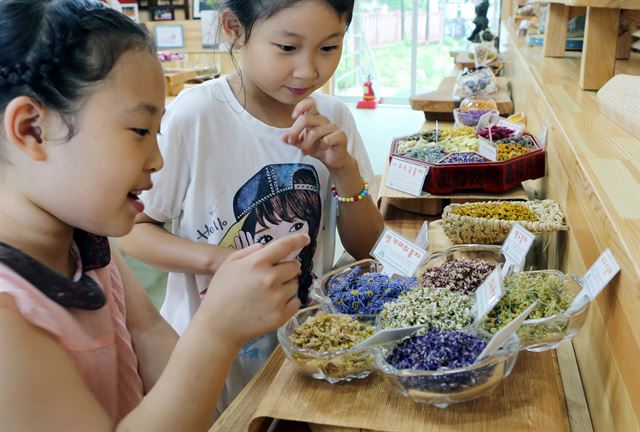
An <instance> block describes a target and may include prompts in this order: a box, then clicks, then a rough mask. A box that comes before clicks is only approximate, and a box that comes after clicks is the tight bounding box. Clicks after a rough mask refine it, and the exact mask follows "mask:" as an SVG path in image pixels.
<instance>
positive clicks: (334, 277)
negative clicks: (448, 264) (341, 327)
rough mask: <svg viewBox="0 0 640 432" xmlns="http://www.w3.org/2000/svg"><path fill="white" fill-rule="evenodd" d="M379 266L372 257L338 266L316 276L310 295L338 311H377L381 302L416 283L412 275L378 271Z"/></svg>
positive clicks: (366, 312) (395, 296)
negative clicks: (389, 274) (320, 275)
mask: <svg viewBox="0 0 640 432" xmlns="http://www.w3.org/2000/svg"><path fill="white" fill-rule="evenodd" d="M382 267H383V266H382V264H381V263H379V262H378V261H376V260H374V259H363V260H360V261H356V262H354V263H352V264H350V265H347V266H344V267H340V268H338V269H336V270H333V271H331V272H329V273H327V274H325V275H323V276H322V277H321V278H320V279H318V281H317V282H316V284H315V285H314V287H313V289H312V290H311V293H310V296H311V298H312V299H313V300H315V301H316V302H318V303H320V304H330V305H332V306H333V307H334V308H335V309H336V311H337V312H339V313H346V314H352V315H353V314H371V315H377V314H378V313H380V311H381V310H382V308H383V306H384V304H385V303H387V302H390V301H393V300H395V299H397V298H398V296H400V294H402V293H403V292H406V291H409V290H411V289H413V288H415V287H416V286H417V285H418V281H417V280H416V278H408V277H404V276H399V275H394V276H391V277H390V276H387V275H385V274H382V273H381V271H382Z"/></svg>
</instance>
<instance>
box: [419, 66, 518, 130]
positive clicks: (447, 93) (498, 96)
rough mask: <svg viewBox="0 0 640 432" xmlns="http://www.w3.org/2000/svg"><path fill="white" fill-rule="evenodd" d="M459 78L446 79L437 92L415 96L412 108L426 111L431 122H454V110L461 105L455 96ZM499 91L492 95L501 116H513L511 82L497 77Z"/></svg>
mask: <svg viewBox="0 0 640 432" xmlns="http://www.w3.org/2000/svg"><path fill="white" fill-rule="evenodd" d="M456 79H457V77H454V76H451V77H446V78H445V79H443V80H442V82H441V83H440V86H439V87H438V89H437V90H435V91H432V92H429V93H423V94H421V95H416V96H413V97H411V98H410V99H409V102H410V103H411V108H413V109H414V110H416V111H424V113H425V117H426V118H428V119H429V120H432V119H436V118H437V119H438V120H447V121H453V110H454V109H455V108H457V107H458V105H460V98H458V97H456V96H454V95H453V89H454V87H455V85H456ZM496 82H497V87H498V91H496V92H495V93H492V94H490V95H489V96H491V97H492V98H493V100H495V102H496V105H497V106H498V111H500V114H501V115H509V114H513V101H512V100H511V94H510V93H511V92H510V91H509V80H508V79H507V78H505V77H496Z"/></svg>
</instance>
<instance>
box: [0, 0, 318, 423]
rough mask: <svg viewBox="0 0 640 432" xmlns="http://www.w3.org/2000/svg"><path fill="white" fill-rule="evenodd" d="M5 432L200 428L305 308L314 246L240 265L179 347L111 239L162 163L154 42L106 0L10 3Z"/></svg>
mask: <svg viewBox="0 0 640 432" xmlns="http://www.w3.org/2000/svg"><path fill="white" fill-rule="evenodd" d="M0 46H2V47H3V48H2V56H0V125H1V127H0V197H2V200H1V205H0V381H1V390H0V394H1V396H2V397H0V429H2V430H65V431H72V430H80V431H88V430H90V431H99V430H114V429H117V430H123V429H127V430H160V429H161V430H189V431H192V430H202V429H204V428H206V427H207V425H208V424H210V422H211V420H212V419H211V417H212V413H214V407H215V403H216V400H217V398H218V396H219V394H220V391H221V389H222V387H223V384H224V378H225V376H226V375H227V372H228V370H229V368H230V366H231V363H232V361H233V358H234V356H235V354H236V353H237V352H238V350H239V348H240V347H241V346H242V345H243V343H245V342H246V341H248V340H250V339H252V338H255V337H258V336H260V335H261V334H264V333H266V332H268V331H271V330H273V329H275V328H276V327H277V326H279V325H281V324H282V323H284V322H285V321H286V319H287V318H288V317H290V316H291V315H292V314H293V313H294V311H296V310H297V308H298V307H299V306H300V302H299V300H298V299H297V296H296V292H297V289H298V284H297V276H298V274H299V272H300V266H299V264H298V263H297V261H295V260H290V261H287V260H286V258H287V257H288V256H290V255H291V254H292V253H294V251H296V250H299V249H300V248H302V247H304V246H305V245H306V244H307V243H308V241H309V239H308V237H307V236H305V235H302V234H301V235H294V236H287V237H285V238H283V239H282V240H280V241H277V242H272V243H271V244H270V245H269V246H266V247H263V246H262V245H259V244H257V245H254V246H251V247H249V248H246V249H243V250H242V251H239V252H237V253H235V254H233V255H231V256H230V257H229V259H228V260H226V262H225V263H224V264H223V265H222V266H221V267H220V269H219V270H218V271H217V273H216V276H215V277H214V278H213V279H212V281H211V284H210V287H211V288H212V289H211V294H210V295H208V296H206V298H205V300H204V302H203V304H202V306H201V307H200V308H199V310H198V313H197V314H196V316H195V317H194V319H193V320H192V322H191V324H190V325H189V327H188V329H187V330H186V332H185V333H184V335H183V336H182V338H181V339H180V340H178V338H177V336H176V334H175V333H174V332H173V330H172V329H171V328H170V327H169V326H168V325H167V323H166V322H164V321H163V320H162V318H161V317H160V316H159V314H158V313H157V311H156V310H155V308H154V307H153V305H152V304H151V303H150V301H149V299H148V297H147V296H146V293H145V292H144V291H143V290H142V288H141V287H140V285H139V284H138V283H137V282H136V281H135V278H134V277H133V275H132V274H131V271H130V270H129V269H128V268H127V266H126V265H125V264H124V262H123V260H122V258H121V257H120V256H119V255H118V254H117V253H116V251H115V248H114V247H113V245H111V246H110V244H109V242H108V241H107V238H106V236H122V235H124V234H126V233H128V232H129V231H130V230H131V228H132V226H133V223H134V218H135V216H136V214H137V213H139V212H140V211H142V210H143V205H142V203H141V202H140V200H139V199H138V195H139V194H140V193H141V192H142V191H143V190H147V189H149V188H151V186H152V184H151V179H150V178H151V173H152V172H155V171H157V170H159V169H160V168H161V167H162V164H163V160H162V157H161V155H160V152H159V150H158V146H157V142H156V132H158V129H159V125H160V120H161V117H162V113H163V109H164V77H163V73H162V69H161V67H160V64H159V62H158V60H157V58H156V56H155V53H154V50H153V43H152V41H151V40H150V39H149V38H148V36H147V35H146V34H145V33H144V32H142V31H141V30H140V29H139V28H138V27H137V26H136V25H135V24H134V23H133V22H132V21H130V20H129V19H128V18H126V17H124V16H123V15H120V14H119V13H118V12H115V11H113V10H111V9H108V8H106V7H104V6H102V5H101V3H99V2H97V1H93V0H2V1H1V2H0Z"/></svg>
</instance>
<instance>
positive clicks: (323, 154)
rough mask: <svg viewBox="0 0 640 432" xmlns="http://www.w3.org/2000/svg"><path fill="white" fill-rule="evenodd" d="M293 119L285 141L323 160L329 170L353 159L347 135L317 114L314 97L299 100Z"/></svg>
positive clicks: (336, 168)
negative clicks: (348, 148) (349, 150)
mask: <svg viewBox="0 0 640 432" xmlns="http://www.w3.org/2000/svg"><path fill="white" fill-rule="evenodd" d="M292 118H294V119H295V122H294V123H293V126H292V128H291V131H290V132H289V133H288V134H286V135H285V136H283V137H282V140H283V141H284V142H286V143H287V144H291V145H293V146H296V147H298V148H299V149H300V150H301V151H302V153H304V154H305V155H310V156H313V157H315V158H316V159H318V160H320V161H322V163H324V164H325V165H326V167H327V168H329V169H330V170H340V169H342V168H345V167H346V166H347V165H348V164H349V163H350V162H351V161H352V160H353V158H352V157H351V155H349V152H348V151H347V135H346V134H345V133H344V131H342V130H341V129H338V126H336V125H335V124H334V123H331V122H330V121H329V119H328V118H326V117H325V116H323V115H321V114H320V113H318V110H317V108H316V102H315V100H313V99H312V98H306V99H304V100H301V101H300V102H298V104H297V105H296V106H295V108H294V109H293V114H292Z"/></svg>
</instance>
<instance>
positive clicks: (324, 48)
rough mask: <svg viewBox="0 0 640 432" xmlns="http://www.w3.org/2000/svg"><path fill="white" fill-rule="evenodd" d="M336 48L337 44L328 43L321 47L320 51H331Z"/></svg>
mask: <svg viewBox="0 0 640 432" xmlns="http://www.w3.org/2000/svg"><path fill="white" fill-rule="evenodd" d="M337 49H338V45H329V46H324V47H322V51H324V52H333V51H335V50H337Z"/></svg>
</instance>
